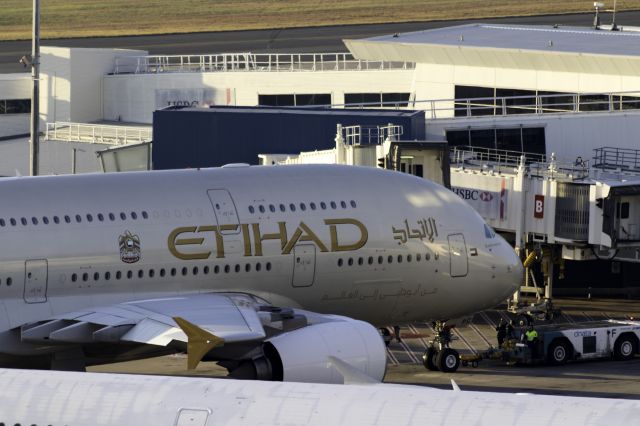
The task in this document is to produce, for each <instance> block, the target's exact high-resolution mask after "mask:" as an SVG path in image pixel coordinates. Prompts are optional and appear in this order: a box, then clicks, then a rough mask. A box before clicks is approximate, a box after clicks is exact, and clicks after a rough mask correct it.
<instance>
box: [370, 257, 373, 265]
mask: <svg viewBox="0 0 640 426" xmlns="http://www.w3.org/2000/svg"><path fill="white" fill-rule="evenodd" d="M369 265H373V257H372V256H369Z"/></svg>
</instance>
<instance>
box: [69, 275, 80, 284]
mask: <svg viewBox="0 0 640 426" xmlns="http://www.w3.org/2000/svg"><path fill="white" fill-rule="evenodd" d="M76 281H78V274H71V282H73V283H75V282H76Z"/></svg>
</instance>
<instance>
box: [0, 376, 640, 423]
mask: <svg viewBox="0 0 640 426" xmlns="http://www.w3.org/2000/svg"><path fill="white" fill-rule="evenodd" d="M348 377H349V375H348V374H347V375H346V376H345V381H347V378H348ZM452 384H453V390H442V389H434V388H429V387H425V386H415V385H394V384H382V383H378V384H375V383H373V382H367V381H366V380H364V381H362V380H354V381H353V382H349V383H347V384H342V385H338V384H322V383H316V384H314V383H295V382H292V383H287V382H265V381H239V380H229V379H224V378H217V379H214V378H204V377H199V378H195V377H169V376H145V375H135V374H110V373H78V372H59V371H33V370H11V369H0V424H6V425H14V424H16V425H17V424H20V425H63V424H68V425H74V426H93V425H145V424H147V425H158V426H161V425H167V426H175V425H179V426H185V425H190V426H206V425H214V424H215V425H258V424H260V425H276V424H278V425H281V424H286V425H424V424H429V425H456V426H457V425H463V424H474V425H491V426H500V425H523V424H524V425H532V424H535V425H537V426H544V425H558V424H562V425H591V426H598V425H604V426H608V425H632V424H637V423H638V418H640V401H638V400H625V399H620V398H616V399H613V398H593V397H571V396H558V395H533V394H508V393H497V392H474V391H464V390H460V388H459V387H458V386H457V385H455V382H453V381H452Z"/></svg>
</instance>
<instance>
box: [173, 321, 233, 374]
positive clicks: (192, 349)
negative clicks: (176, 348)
mask: <svg viewBox="0 0 640 426" xmlns="http://www.w3.org/2000/svg"><path fill="white" fill-rule="evenodd" d="M173 320H174V321H175V322H176V324H178V326H179V327H180V328H181V329H182V331H184V334H186V335H187V339H188V340H187V369H189V370H194V369H195V368H196V367H197V366H198V364H200V361H202V358H203V357H204V356H205V355H206V354H207V353H208V352H209V351H210V350H211V349H213V348H215V347H217V346H221V345H222V344H223V343H224V339H222V338H220V337H218V336H215V335H213V334H211V333H209V332H208V331H207V330H204V329H202V328H200V327H198V326H197V325H195V324H192V323H190V322H189V321H187V320H186V319H184V318H180V317H173Z"/></svg>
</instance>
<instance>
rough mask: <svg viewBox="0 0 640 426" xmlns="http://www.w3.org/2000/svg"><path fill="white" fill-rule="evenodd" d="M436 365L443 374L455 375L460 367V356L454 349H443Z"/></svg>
mask: <svg viewBox="0 0 640 426" xmlns="http://www.w3.org/2000/svg"><path fill="white" fill-rule="evenodd" d="M436 364H437V365H438V368H439V369H440V371H442V372H443V373H454V372H455V371H456V370H457V369H458V367H460V355H459V354H458V351H456V350H454V349H451V348H443V349H442V350H441V351H440V353H438V357H437V358H436Z"/></svg>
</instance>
